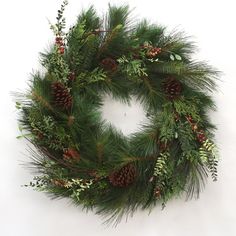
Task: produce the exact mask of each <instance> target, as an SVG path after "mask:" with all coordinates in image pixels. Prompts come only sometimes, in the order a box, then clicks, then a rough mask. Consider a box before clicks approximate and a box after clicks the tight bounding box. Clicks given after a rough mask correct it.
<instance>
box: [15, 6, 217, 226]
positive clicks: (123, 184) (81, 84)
mask: <svg viewBox="0 0 236 236" xmlns="http://www.w3.org/2000/svg"><path fill="white" fill-rule="evenodd" d="M66 5H67V1H64V2H63V4H62V5H61V8H60V10H59V11H58V16H57V22H56V24H51V29H52V30H53V32H54V34H55V42H54V43H53V45H52V47H51V48H50V49H49V50H48V51H47V52H45V53H42V54H41V62H42V65H43V67H44V68H45V70H44V71H43V72H37V73H34V74H33V75H32V80H31V82H30V89H29V91H28V92H27V93H24V94H18V99H17V103H16V106H17V108H18V109H20V118H19V123H20V129H21V130H22V135H21V137H25V138H27V139H28V140H29V141H30V142H31V143H32V144H33V148H31V149H30V150H31V154H32V155H31V158H32V161H31V162H30V166H31V167H34V170H36V172H37V175H36V177H34V180H33V181H32V182H30V184H29V185H27V186H31V187H34V188H36V189H37V190H39V191H44V192H47V193H48V194H49V195H51V196H53V197H59V198H60V197H69V198H71V199H72V200H73V201H74V202H75V203H76V204H79V205H82V206H84V207H85V208H87V209H96V212H97V213H98V214H105V215H106V216H109V218H108V219H109V220H116V222H117V220H119V219H121V216H122V215H123V214H124V213H133V212H134V211H135V210H136V209H137V208H139V207H140V208H142V209H147V208H149V209H150V208H152V207H153V206H155V205H156V204H157V203H161V204H162V205H163V206H164V205H165V203H166V202H167V201H168V200H169V199H171V198H173V197H176V196H181V195H182V194H183V193H185V194H186V195H187V197H193V196H196V197H198V195H199V192H200V190H201V189H202V187H203V186H204V184H205V180H206V177H207V176H208V174H209V173H210V174H211V176H212V178H213V180H216V178H217V160H218V157H217V156H218V155H217V148H216V146H215V144H214V143H213V138H214V137H213V135H214V134H213V132H214V129H215V126H214V125H213V124H211V122H210V121H209V119H208V117H207V111H208V110H209V109H214V108H215V104H214V102H213V100H212V98H211V96H210V95H209V94H210V93H211V92H212V91H214V90H215V89H216V79H217V77H218V72H217V71H216V70H215V69H214V68H212V67H211V66H209V65H207V64H206V63H205V62H198V61H195V60H193V59H192V54H193V52H194V51H195V47H194V44H193V43H192V42H190V41H189V39H188V38H187V37H185V36H184V35H183V34H182V33H176V32H174V33H166V30H165V28H164V27H162V26H159V25H150V24H148V23H147V21H145V20H144V21H141V22H140V23H137V24H135V23H134V22H132V21H131V20H130V17H129V15H130V11H129V8H128V7H127V6H122V7H115V6H109V10H108V13H107V14H106V16H105V17H103V18H100V17H99V16H98V15H97V13H96V11H95V10H94V8H93V7H91V8H89V9H88V10H87V11H83V12H82V13H81V14H80V15H79V17H78V19H77V22H76V24H75V25H74V26H73V27H71V28H69V29H68V30H67V32H65V31H66V30H65V27H66V24H65V18H64V15H63V13H64V10H65V6H66ZM106 94H110V95H111V96H112V97H113V98H115V99H118V100H120V101H122V102H125V103H129V101H130V99H131V97H135V98H136V99H137V100H138V101H140V103H141V104H142V105H143V107H144V109H145V111H146V112H147V114H148V122H147V123H146V124H143V126H142V128H141V129H140V130H139V131H138V132H135V133H133V134H131V135H129V136H124V135H123V134H122V133H121V132H120V131H118V130H117V129H116V128H114V127H113V126H112V125H110V124H108V122H107V121H106V120H103V118H102V117H101V108H102V106H103V98H104V95H106ZM111 112H112V108H111Z"/></svg>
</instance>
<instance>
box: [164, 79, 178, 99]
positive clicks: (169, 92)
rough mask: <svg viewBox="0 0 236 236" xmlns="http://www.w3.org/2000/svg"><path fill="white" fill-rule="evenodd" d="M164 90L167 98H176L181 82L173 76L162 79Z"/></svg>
mask: <svg viewBox="0 0 236 236" xmlns="http://www.w3.org/2000/svg"><path fill="white" fill-rule="evenodd" d="M163 87H164V92H165V94H166V96H167V97H168V98H169V99H176V98H178V97H179V95H180V94H181V91H182V84H181V83H180V82H179V81H178V80H177V79H175V78H173V77H169V78H167V79H165V81H164V86H163Z"/></svg>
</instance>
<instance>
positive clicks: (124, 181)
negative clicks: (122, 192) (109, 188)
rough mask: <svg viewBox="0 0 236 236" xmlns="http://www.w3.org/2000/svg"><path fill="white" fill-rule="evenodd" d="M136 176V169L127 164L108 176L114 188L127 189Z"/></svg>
mask: <svg viewBox="0 0 236 236" xmlns="http://www.w3.org/2000/svg"><path fill="white" fill-rule="evenodd" d="M136 176H137V172H136V168H135V166H134V165H133V164H128V165H126V166H124V167H122V168H121V169H120V170H117V171H114V172H113V173H111V174H110V175H109V180H110V183H111V184H112V185H113V186H115V187H127V186H128V185H130V184H132V183H133V182H134V181H135V178H136Z"/></svg>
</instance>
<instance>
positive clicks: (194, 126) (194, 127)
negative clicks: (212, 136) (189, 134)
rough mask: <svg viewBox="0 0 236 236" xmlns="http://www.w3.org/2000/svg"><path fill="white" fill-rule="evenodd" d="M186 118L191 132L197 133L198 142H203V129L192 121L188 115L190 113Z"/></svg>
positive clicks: (204, 136) (204, 139) (204, 137)
mask: <svg viewBox="0 0 236 236" xmlns="http://www.w3.org/2000/svg"><path fill="white" fill-rule="evenodd" d="M186 119H187V121H188V122H189V123H190V125H191V128H192V130H193V132H194V133H196V135H197V140H198V141H199V142H200V143H203V142H204V141H206V139H207V137H206V135H205V132H204V130H202V129H199V128H198V126H197V124H196V123H195V122H194V120H193V118H192V116H190V115H189V116H186Z"/></svg>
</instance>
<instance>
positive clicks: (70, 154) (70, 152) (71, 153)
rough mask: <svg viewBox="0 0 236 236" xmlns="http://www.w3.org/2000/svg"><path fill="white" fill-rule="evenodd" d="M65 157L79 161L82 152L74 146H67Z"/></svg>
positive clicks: (65, 158)
mask: <svg viewBox="0 0 236 236" xmlns="http://www.w3.org/2000/svg"><path fill="white" fill-rule="evenodd" d="M63 159H64V160H68V161H71V160H76V161H79V160H80V154H79V153H78V152H77V150H76V149H74V148H67V149H65V150H64V154H63Z"/></svg>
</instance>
